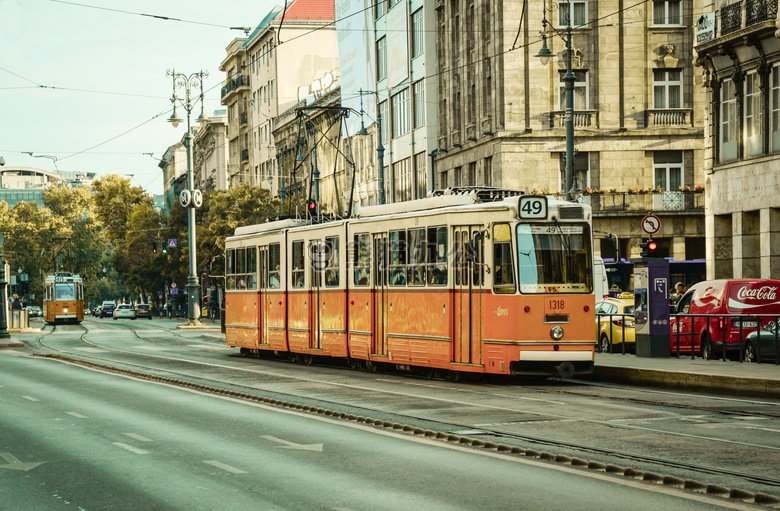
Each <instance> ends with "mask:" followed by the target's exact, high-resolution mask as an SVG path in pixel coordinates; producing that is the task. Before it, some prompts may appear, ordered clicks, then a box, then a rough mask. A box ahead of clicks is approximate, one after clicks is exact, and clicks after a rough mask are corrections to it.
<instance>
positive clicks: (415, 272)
mask: <svg viewBox="0 0 780 511" xmlns="http://www.w3.org/2000/svg"><path fill="white" fill-rule="evenodd" d="M408 235H409V266H408V267H407V281H408V282H409V285H410V286H424V285H425V229H409V233H408Z"/></svg>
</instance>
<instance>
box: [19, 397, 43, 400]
mask: <svg viewBox="0 0 780 511" xmlns="http://www.w3.org/2000/svg"><path fill="white" fill-rule="evenodd" d="M22 397H23V398H25V399H27V400H28V401H40V399H35V398H34V397H32V396H22Z"/></svg>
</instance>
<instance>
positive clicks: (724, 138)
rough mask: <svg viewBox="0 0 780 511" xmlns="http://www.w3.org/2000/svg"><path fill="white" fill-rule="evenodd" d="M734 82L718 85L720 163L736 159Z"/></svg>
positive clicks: (725, 81) (727, 81) (728, 81)
mask: <svg viewBox="0 0 780 511" xmlns="http://www.w3.org/2000/svg"><path fill="white" fill-rule="evenodd" d="M734 92H735V90H734V82H733V81H731V80H723V83H721V85H720V161H729V160H735V159H736V158H737V96H736V95H735V94H734Z"/></svg>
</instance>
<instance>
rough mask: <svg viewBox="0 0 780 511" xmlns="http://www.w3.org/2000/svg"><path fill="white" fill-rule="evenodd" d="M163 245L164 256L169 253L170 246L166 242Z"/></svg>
mask: <svg viewBox="0 0 780 511" xmlns="http://www.w3.org/2000/svg"><path fill="white" fill-rule="evenodd" d="M161 244H162V247H163V251H162V252H163V254H167V253H168V245H166V244H165V243H164V242H162V243H161Z"/></svg>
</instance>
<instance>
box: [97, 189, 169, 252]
mask: <svg viewBox="0 0 780 511" xmlns="http://www.w3.org/2000/svg"><path fill="white" fill-rule="evenodd" d="M92 189H93V190H94V194H93V195H92V201H93V204H94V207H95V213H96V214H97V216H98V218H100V220H101V221H102V223H103V225H104V226H105V228H106V233H107V235H108V240H109V242H111V243H116V242H118V241H121V240H124V239H125V235H126V234H127V230H128V228H129V225H130V215H131V214H132V212H133V208H134V207H135V206H136V205H138V204H147V205H148V206H150V207H152V206H154V201H153V200H152V198H151V197H149V194H148V193H146V190H144V189H143V188H141V187H140V186H130V179H129V178H123V177H119V176H117V175H116V174H108V175H106V176H103V177H102V178H100V179H99V180H97V181H93V182H92Z"/></svg>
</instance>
